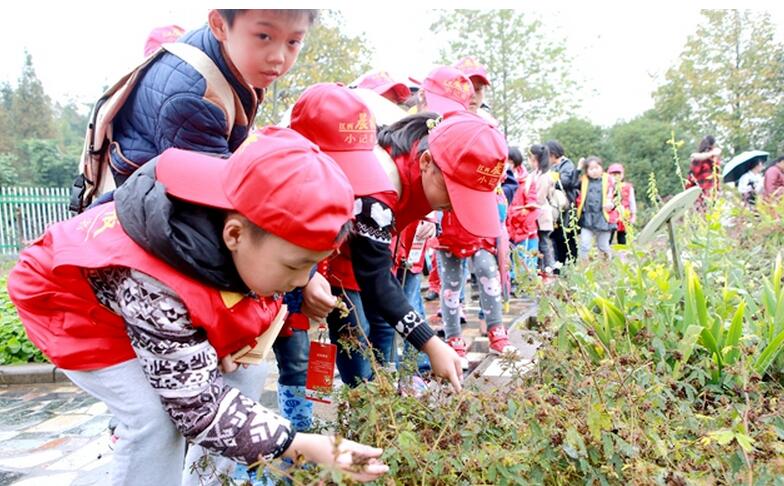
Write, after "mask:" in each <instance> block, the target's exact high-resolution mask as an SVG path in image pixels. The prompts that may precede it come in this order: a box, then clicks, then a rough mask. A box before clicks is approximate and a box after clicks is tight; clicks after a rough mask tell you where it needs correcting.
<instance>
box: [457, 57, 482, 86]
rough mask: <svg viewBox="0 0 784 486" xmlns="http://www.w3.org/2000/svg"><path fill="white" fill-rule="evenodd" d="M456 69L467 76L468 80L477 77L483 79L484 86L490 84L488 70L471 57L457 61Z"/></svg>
mask: <svg viewBox="0 0 784 486" xmlns="http://www.w3.org/2000/svg"><path fill="white" fill-rule="evenodd" d="M455 68H457V69H459V70H460V72H462V73H463V74H465V75H466V76H467V77H468V79H471V78H473V77H477V78H479V79H481V80H482V82H483V83H484V84H487V85H489V84H490V78H489V77H488V76H487V69H486V68H485V67H484V66H482V65H481V64H479V61H477V60H476V59H474V58H473V57H471V56H468V57H464V58H463V59H460V60H459V61H457V62H456V63H455Z"/></svg>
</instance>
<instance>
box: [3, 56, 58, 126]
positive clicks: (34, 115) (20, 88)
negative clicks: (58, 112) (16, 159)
mask: <svg viewBox="0 0 784 486" xmlns="http://www.w3.org/2000/svg"><path fill="white" fill-rule="evenodd" d="M9 115H10V119H11V127H12V133H13V135H14V137H15V139H16V140H25V139H30V138H52V137H54V135H55V129H54V124H53V113H52V103H51V100H50V99H49V97H48V96H47V95H46V93H45V92H44V87H43V85H42V84H41V81H40V80H39V79H38V76H37V75H36V74H35V68H34V67H33V57H32V56H31V55H30V53H29V52H27V51H25V61H24V66H23V67H22V75H21V76H20V77H19V82H18V84H17V86H16V89H15V90H14V93H13V96H12V97H11V107H10V110H9Z"/></svg>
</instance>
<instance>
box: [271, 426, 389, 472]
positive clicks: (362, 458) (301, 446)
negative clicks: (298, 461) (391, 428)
mask: <svg viewBox="0 0 784 486" xmlns="http://www.w3.org/2000/svg"><path fill="white" fill-rule="evenodd" d="M383 452H384V450H383V449H379V448H377V447H370V446H367V445H364V444H359V443H357V442H354V441H351V440H346V439H336V438H334V437H329V436H326V435H318V434H302V433H300V434H297V435H295V436H294V441H293V442H292V443H291V446H290V447H289V448H288V449H287V450H286V452H284V453H283V455H284V456H286V457H289V458H292V459H295V458H296V456H297V455H298V454H302V455H303V456H304V457H305V459H307V460H308V461H311V462H315V463H317V464H321V465H323V466H326V467H332V468H335V469H338V470H339V471H342V472H344V473H346V474H348V475H349V476H350V477H351V479H353V480H354V481H359V482H362V483H364V482H368V481H373V480H375V479H378V478H379V477H381V476H382V475H384V474H386V473H387V472H389V466H387V465H386V464H384V463H383V462H381V461H380V460H379V459H378V458H379V457H380V456H381V454H382V453H383Z"/></svg>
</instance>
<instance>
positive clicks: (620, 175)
mask: <svg viewBox="0 0 784 486" xmlns="http://www.w3.org/2000/svg"><path fill="white" fill-rule="evenodd" d="M610 175H611V176H613V179H615V180H616V182H617V181H622V180H623V172H611V173H610Z"/></svg>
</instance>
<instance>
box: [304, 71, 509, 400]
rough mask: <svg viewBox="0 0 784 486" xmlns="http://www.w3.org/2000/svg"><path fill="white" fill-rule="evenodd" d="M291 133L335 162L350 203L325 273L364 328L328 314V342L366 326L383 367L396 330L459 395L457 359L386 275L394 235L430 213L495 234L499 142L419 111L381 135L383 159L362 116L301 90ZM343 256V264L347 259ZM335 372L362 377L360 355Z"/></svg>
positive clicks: (347, 96) (332, 95) (357, 107)
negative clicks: (341, 238) (447, 213)
mask: <svg viewBox="0 0 784 486" xmlns="http://www.w3.org/2000/svg"><path fill="white" fill-rule="evenodd" d="M291 126H292V128H293V129H295V130H298V131H299V132H300V133H302V134H303V135H305V136H306V137H308V138H309V139H310V140H311V141H313V142H314V143H317V144H318V145H320V146H321V147H322V149H323V150H324V151H326V152H327V153H329V154H330V155H332V157H333V158H335V160H336V161H337V162H338V164H339V165H340V166H341V168H343V170H344V171H345V172H346V175H347V176H348V178H349V180H350V181H351V182H352V185H353V187H354V192H355V196H356V200H355V207H354V213H355V215H356V222H355V226H354V230H355V232H354V235H353V236H352V237H351V238H350V239H349V240H348V247H347V248H346V249H344V250H341V252H340V255H339V256H337V257H335V258H333V259H331V260H329V261H328V263H327V267H326V268H325V271H326V273H327V275H328V276H329V277H330V278H332V279H333V281H334V282H335V283H336V284H338V285H339V286H341V287H344V288H345V287H346V286H347V284H349V283H350V284H351V287H353V289H356V290H358V293H359V297H360V298H359V299H357V301H356V302H354V300H353V299H352V302H353V303H354V305H355V306H357V307H358V309H359V310H360V311H364V314H365V316H366V317H367V320H368V322H367V323H365V322H359V323H358V322H356V321H355V320H348V321H347V320H341V319H340V318H339V316H338V315H336V313H334V312H333V313H332V314H330V316H329V317H328V323H329V325H330V335H331V337H332V338H333V340H337V339H339V338H340V337H343V336H345V335H347V334H348V335H351V334H352V328H354V327H356V326H362V327H363V328H364V327H365V326H366V325H367V326H368V328H367V329H364V331H365V332H366V334H367V335H368V336H369V338H370V343H371V344H372V345H373V346H374V348H376V349H377V350H380V351H381V352H382V355H381V356H380V358H381V360H382V361H387V362H389V361H392V356H391V355H390V353H391V346H390V343H391V341H392V336H393V334H394V332H395V331H397V332H399V333H400V334H401V335H403V336H404V337H405V338H406V340H407V341H408V342H410V343H411V344H412V345H413V346H414V347H416V348H417V349H419V350H422V351H424V352H425V353H427V354H428V356H429V357H430V361H431V364H432V368H433V371H434V373H435V374H436V375H439V376H442V377H445V378H448V379H449V380H450V381H451V382H452V385H453V386H454V388H455V389H460V377H461V375H462V370H461V368H460V361H459V359H458V356H457V355H456V354H455V353H454V351H452V350H451V349H450V348H449V347H448V346H447V345H446V344H445V343H443V342H442V341H441V340H439V339H438V338H436V337H435V335H434V333H433V331H432V329H430V327H429V326H428V324H427V323H426V322H425V321H424V320H423V319H422V317H421V316H420V315H419V314H417V312H416V311H415V310H414V309H413V308H412V306H411V304H410V303H409V301H408V300H407V299H406V296H405V294H404V293H403V290H402V288H401V286H400V283H399V282H398V280H397V279H396V278H395V277H394V275H393V274H392V272H391V270H392V254H391V250H390V243H391V242H392V236H393V234H394V233H397V232H399V231H400V230H401V229H402V228H405V227H406V226H408V225H409V224H410V223H412V222H415V221H417V220H419V219H421V218H423V217H424V216H425V215H426V214H427V213H429V212H430V211H432V210H440V209H449V208H454V210H455V212H456V213H457V214H458V217H459V218H461V221H463V222H464V224H466V226H468V227H469V228H471V230H472V231H473V232H475V233H476V234H480V235H485V236H496V235H497V234H498V233H499V222H498V218H496V217H494V216H493V215H494V214H495V213H496V211H497V208H496V203H495V193H494V189H495V185H496V184H497V182H498V178H499V177H500V175H499V174H503V167H504V163H505V161H506V144H505V142H504V139H503V136H502V135H501V134H500V133H499V132H498V131H497V130H496V129H495V128H493V127H492V126H491V125H489V124H488V123H487V122H485V121H483V120H482V119H481V118H478V117H476V116H475V115H471V114H468V113H465V112H463V113H450V114H448V115H447V116H446V117H445V118H444V120H443V121H442V122H440V123H437V121H436V115H435V114H434V113H423V114H419V115H414V116H411V117H407V118H404V119H403V120H401V121H399V122H397V123H395V124H393V125H392V126H390V127H388V128H385V129H383V130H382V131H381V132H380V134H379V139H378V142H379V144H380V145H381V147H382V148H384V149H385V150H386V151H379V149H378V148H377V147H376V141H377V140H376V133H375V126H374V123H373V118H372V115H371V114H370V113H369V110H367V108H366V107H365V106H364V105H363V104H362V103H361V100H359V99H358V98H357V97H355V96H354V95H352V94H351V93H350V92H349V91H348V90H343V89H341V88H338V87H336V86H335V85H317V86H316V87H313V88H310V89H309V90H308V91H306V92H305V93H304V94H303V96H302V97H301V98H300V100H299V101H298V102H297V103H296V104H295V106H294V109H293V110H292V117H291ZM390 157H391V158H390ZM488 215H489V217H488ZM345 250H348V252H346V251H345ZM349 255H350V261H348V260H347V259H346V258H345V257H347V256H349ZM358 304H359V305H361V308H360V307H359V305H358ZM387 323H389V324H387ZM353 333H354V335H356V334H357V333H356V331H353ZM338 367H339V369H340V372H341V376H342V378H343V381H344V382H345V383H349V384H353V383H356V381H358V380H363V379H368V378H370V369H369V368H370V367H369V364H368V363H367V360H366V359H365V358H364V356H363V355H362V353H361V352H358V351H355V350H348V349H343V350H342V352H341V353H339V358H338Z"/></svg>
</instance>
